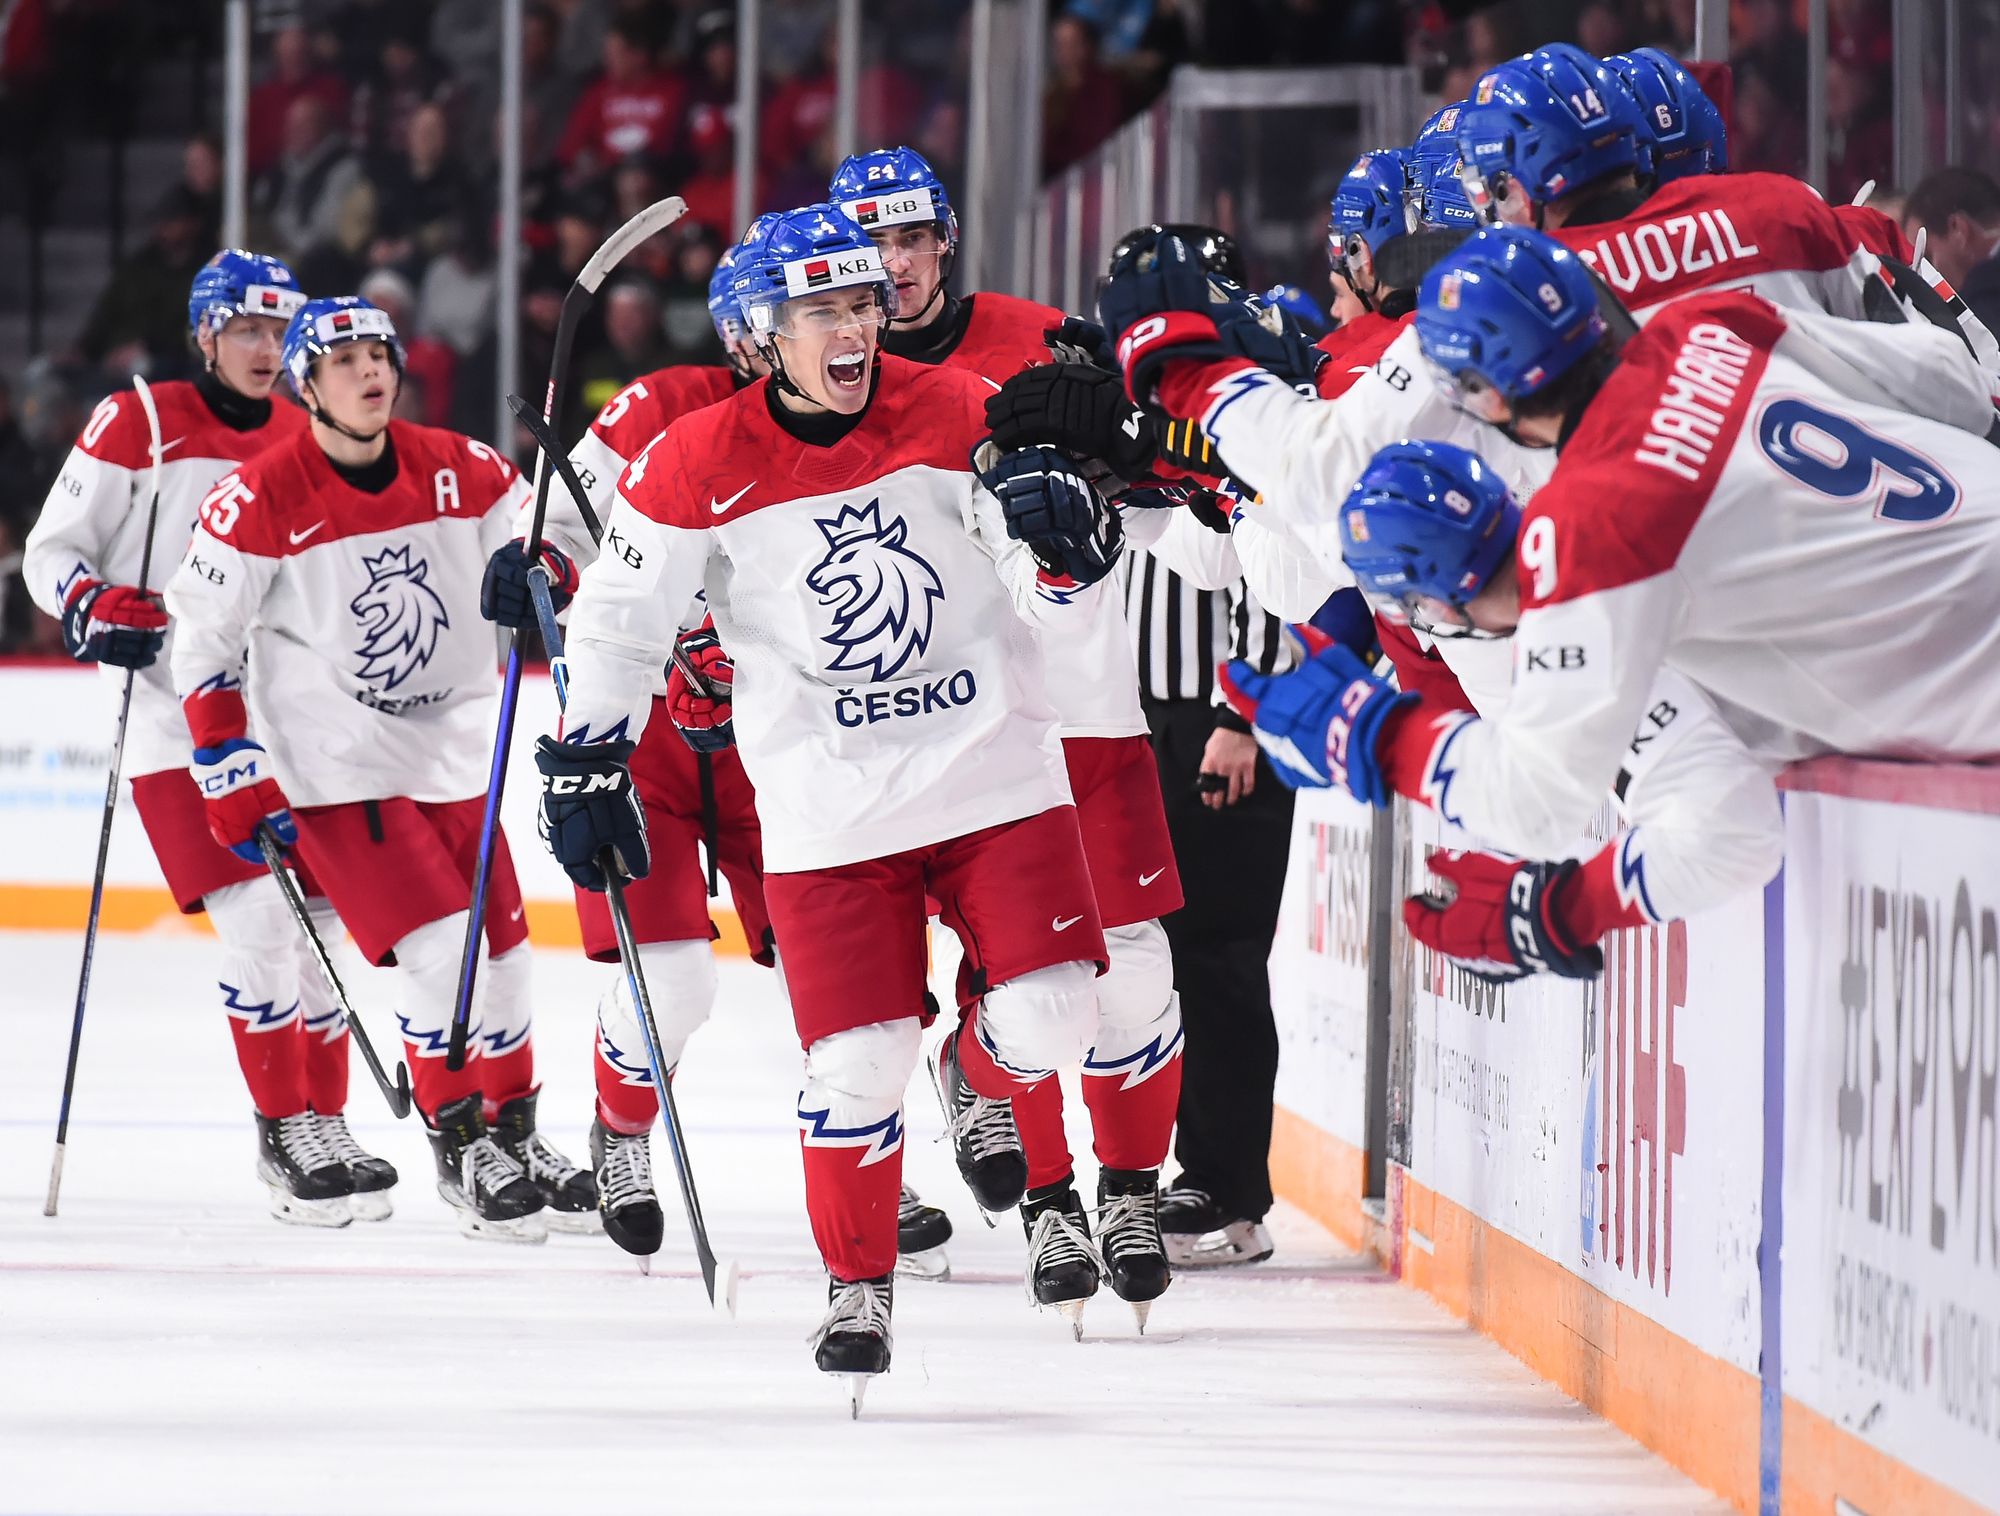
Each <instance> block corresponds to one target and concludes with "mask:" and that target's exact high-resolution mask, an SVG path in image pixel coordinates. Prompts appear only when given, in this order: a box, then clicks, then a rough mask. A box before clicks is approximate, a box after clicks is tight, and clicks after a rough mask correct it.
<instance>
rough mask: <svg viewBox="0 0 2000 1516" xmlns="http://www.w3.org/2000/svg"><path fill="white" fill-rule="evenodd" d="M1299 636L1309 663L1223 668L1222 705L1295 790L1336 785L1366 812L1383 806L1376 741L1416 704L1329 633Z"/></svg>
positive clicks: (1309, 631)
mask: <svg viewBox="0 0 2000 1516" xmlns="http://www.w3.org/2000/svg"><path fill="white" fill-rule="evenodd" d="M1298 630H1299V634H1300V635H1301V636H1303V637H1304V638H1305V639H1306V645H1307V646H1308V647H1309V648H1310V649H1312V650H1313V652H1312V656H1311V657H1310V658H1308V659H1306V661H1305V662H1304V663H1302V664H1300V665H1299V666H1298V667H1297V668H1295V669H1293V670H1292V671H1291V672H1290V673H1288V674H1260V673H1258V672H1257V670H1256V669H1255V668H1253V667H1252V666H1251V665H1250V664H1248V663H1246V662H1244V661H1243V660H1242V659H1240V658H1239V659H1237V660H1236V661H1235V662H1233V663H1227V664H1224V665H1223V666H1222V667H1221V668H1220V669H1219V670H1217V674H1216V677H1217V679H1218V681H1219V682H1220V684H1221V686H1222V695H1223V698H1224V699H1225V700H1227V701H1228V702H1229V705H1230V708H1231V709H1232V710H1234V711H1235V712H1236V714H1237V715H1239V716H1241V717H1242V718H1243V719H1244V720H1245V721H1248V722H1249V723H1250V728H1251V731H1252V732H1253V733H1254V734H1255V736H1256V738H1257V745H1258V746H1259V747H1261V748H1263V750H1264V755H1265V756H1266V757H1267V758H1269V759H1270V760H1271V767H1272V768H1273V769H1275V770H1276V771H1277V775H1278V777H1279V778H1280V779H1282V780H1283V781H1284V782H1285V784H1286V785H1287V786H1288V787H1290V788H1291V789H1299V788H1301V787H1304V788H1308V789H1313V788H1320V789H1324V788H1330V787H1332V786H1335V785H1338V786H1340V787H1341V788H1343V789H1345V790H1346V791H1347V792H1348V793H1349V794H1351V795H1352V796H1354V798H1355V799H1356V800H1359V801H1360V802H1361V803H1362V804H1364V805H1374V806H1386V805H1387V804H1388V803H1389V785H1388V781H1387V779H1386V778H1385V777H1384V775H1383V772H1382V762H1381V759H1380V757H1379V756H1378V755H1377V753H1376V751H1375V744H1376V740H1377V739H1378V738H1379V737H1380V736H1381V735H1382V728H1383V725H1384V724H1385V723H1386V722H1387V721H1388V719H1389V717H1390V715H1391V714H1392V713H1394V712H1395V711H1397V710H1399V709H1401V708H1402V707H1404V706H1406V705H1413V704H1415V703H1416V700H1417V697H1416V696H1415V695H1412V694H1404V693H1402V692H1401V691H1399V690H1398V689H1397V688H1396V687H1395V686H1394V685H1392V684H1390V683H1389V681H1388V680H1386V679H1378V678H1377V677H1376V676H1375V675H1374V673H1373V672H1371V671H1370V669H1369V667H1368V665H1367V664H1365V663H1363V662H1362V661H1361V660H1360V659H1359V658H1357V657H1355V656H1354V654H1353V652H1352V651H1351V650H1350V649H1348V648H1345V647H1342V646H1341V645H1340V644H1339V643H1337V642H1334V641H1332V640H1331V639H1330V638H1328V637H1327V636H1326V634H1325V633H1323V632H1320V631H1318V630H1317V629H1315V628H1313V627H1303V628H1299V629H1298Z"/></svg>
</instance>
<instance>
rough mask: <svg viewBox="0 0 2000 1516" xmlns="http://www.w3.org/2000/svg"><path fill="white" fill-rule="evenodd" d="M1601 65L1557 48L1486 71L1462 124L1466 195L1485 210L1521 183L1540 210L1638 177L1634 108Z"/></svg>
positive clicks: (1578, 51)
mask: <svg viewBox="0 0 2000 1516" xmlns="http://www.w3.org/2000/svg"><path fill="white" fill-rule="evenodd" d="M1612 78H1615V75H1613V76H1607V75H1606V74H1605V73H1604V71H1603V65H1602V64H1600V63H1599V62H1598V61H1597V59H1595V58H1593V57H1591V56H1590V54H1589V53H1586V52H1585V51H1584V50H1583V49H1582V48H1580V47H1576V46H1573V45H1571V44H1570V43H1567V42H1558V43H1555V44H1553V45H1552V46H1549V47H1545V48H1541V49H1539V50H1537V51H1535V52H1532V53H1529V54H1528V55H1527V56H1525V57H1522V58H1514V59H1510V60H1509V61H1508V62H1506V63H1502V64H1500V65H1499V66H1498V67H1496V68H1493V69H1490V70H1488V71H1487V72H1486V73H1485V74H1482V75H1481V76H1480V78H1479V82H1478V83H1477V84H1475V85H1473V87H1472V96H1471V98H1470V99H1469V100H1467V101H1466V102H1465V105H1464V107H1463V108H1462V109H1461V110H1460V112H1459V116H1458V150H1459V152H1460V153H1462V154H1463V155H1464V157H1465V188H1466V192H1467V194H1468V195H1469V196H1470V197H1471V199H1472V203H1473V204H1474V206H1476V207H1478V208H1480V209H1481V210H1484V209H1486V208H1488V207H1489V206H1490V205H1491V204H1492V203H1493V202H1494V201H1497V200H1498V199H1499V198H1500V194H1501V179H1502V178H1503V177H1505V178H1510V179H1514V180H1516V181H1518V182H1519V184H1520V186H1521V189H1522V191H1523V192H1524V193H1525V194H1526V195H1527V197H1528V198H1529V200H1531V201H1533V202H1535V204H1536V205H1538V206H1539V205H1543V204H1546V203H1547V202H1548V201H1550V200H1554V199H1556V198H1557V197H1558V196H1560V195H1567V194H1569V193H1570V192H1571V191H1573V190H1575V189H1577V188H1578V187H1580V186H1582V185H1585V184H1588V183H1590V181H1591V180H1593V179H1599V178H1602V177H1603V176H1604V175H1606V174H1612V173H1616V172H1618V170H1620V169H1636V168H1637V166H1638V162H1639V150H1638V146H1637V144H1636V142H1635V140H1634V132H1633V117H1634V116H1635V115H1636V113H1637V107H1636V106H1632V105H1629V104H1628V101H1629V98H1630V97H1629V95H1628V94H1627V92H1625V91H1623V90H1616V91H1614V90H1612V89H1610V88H1609V87H1608V80H1609V79H1612Z"/></svg>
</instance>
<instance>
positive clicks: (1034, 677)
mask: <svg viewBox="0 0 2000 1516" xmlns="http://www.w3.org/2000/svg"><path fill="white" fill-rule="evenodd" d="M876 385H877V388H876V393H875V395H874V398H873V400H872V401H871V403H870V405H869V408H868V411H867V413H866V414H865V415H864V417H863V419H862V421H861V423H860V424H859V425H858V426H856V427H855V428H854V430H853V431H851V432H850V433H849V434H848V435H847V436H846V437H844V438H843V439H842V440H841V441H840V442H839V443H838V444H836V445H835V446H833V447H831V448H815V447H809V446H807V445H805V444H803V443H801V442H799V441H797V440H796V439H794V438H793V437H792V436H791V435H790V434H789V433H788V432H786V431H784V430H783V429H781V428H780V427H779V426H778V425H777V423H776V422H775V421H774V420H772V418H771V416H770V414H769V412H768V410H767V403H766V398H765V390H766V388H767V385H766V384H765V383H761V382H760V383H758V384H753V385H751V386H749V387H747V388H746V389H744V390H742V391H741V392H739V393H738V394H737V396H736V397H735V398H734V399H733V400H730V401H727V402H725V403H724V404H723V405H721V406H712V407H710V408H708V409H707V410H704V411H699V412H696V413H695V414H694V415H692V416H687V417H684V418H682V419H681V420H680V421H678V422H676V423H675V424H674V425H673V426H671V427H669V428H668V429H667V431H666V433H665V434H664V435H662V436H661V437H660V438H659V439H658V440H657V441H655V442H654V443H653V444H652V445H651V446H650V447H649V448H648V449H647V450H646V451H645V452H644V453H643V454H641V456H640V457H639V458H638V459H636V460H635V461H634V462H633V464H632V466H631V468H630V469H628V470H627V471H626V474H625V477H624V479H623V480H622V481H621V483H620V486H619V491H618V497H617V499H616V500H615V501H614V503H613V505H612V508H611V519H610V522H609V523H608V524H607V528H606V536H605V542H604V550H603V552H602V553H601V554H600V556H599V557H598V559H597V561H596V562H595V563H593V564H592V565H591V566H590V567H589V568H588V569H586V570H585V571H584V576H583V586H582V588H581V589H580V590H579V592H578V595H577V599H576V601H575V603H574V604H573V605H572V607H571V611H570V640H569V648H568V652H569V659H570V679H571V687H570V705H569V709H568V712H567V713H566V715H565V717H564V721H563V725H564V729H565V731H566V732H567V733H568V734H570V738H571V740H579V739H581V740H590V739H591V738H599V737H603V736H605V735H607V734H609V733H611V732H613V731H622V732H623V733H624V734H625V735H627V736H631V737H637V736H638V735H639V734H640V733H641V732H642V731H643V730H644V729H645V726H646V723H647V721H648V720H649V718H650V716H651V705H652V701H651V695H652V689H653V681H654V679H655V676H656V673H657V671H658V669H659V668H660V666H661V665H662V664H663V663H664V662H665V660H666V657H667V650H668V647H669V645H670V644H671V643H672V641H673V638H674V634H675V633H676V631H677V630H678V629H679V623H680V618H681V614H682V612H683V611H684V610H685V608H686V606H687V605H688V603H689V602H690V601H691V600H692V599H693V598H694V593H695V591H696V590H698V589H701V588H702V587H703V586H704V584H705V585H706V589H707V594H708V603H709V607H710V611H711V613H712V614H713V615H714V617H715V625H716V630H717V632H718V633H719V634H720V636H721V639H722V644H723V646H724V647H726V648H727V649H728V650H729V652H730V656H731V657H732V659H733V660H734V661H735V664H736V684H735V693H734V706H735V729H736V740H737V746H738V748H739V750H740V751H741V753H742V755H743V762H744V767H745V768H746V769H747V770H748V771H749V774H750V777H751V780H752V782H753V783H754V784H755V785H756V787H757V792H758V795H759V797H760V809H761V811H762V816H763V823H764V847H765V856H766V859H767V862H768V864H769V866H770V867H771V868H772V869H773V870H774V871H776V870H782V871H795V870H800V869H814V868H824V867H829V866H832V865H837V864H843V863H851V862H855V861H857V860H860V859H864V858H872V857H877V856H880V855H882V854H884V853H893V852H898V851H902V850H904V849H906V848H912V847H918V846H921V845H923V844H925V843H930V842H936V841H940V840H942V839H944V838H947V837H954V836H960V835H963V834H964V833H966V832H970V831H974V830H977V829H978V828H980V827H985V826H991V825H994V824H996V823H999V822H1003V821H1010V820H1018V819H1020V818H1022V817H1025V816H1030V815H1034V814H1037V813H1038V812H1040V811H1043V810H1046V809H1048V808H1049V807H1050V806H1055V805H1062V804H1064V803H1066V802H1067V800H1068V799H1069V791H1068V786H1067V784H1066V783H1065V782H1064V781H1063V779H1062V776H1061V769H1060V754H1059V750H1058V748H1057V745H1056V736H1055V714H1054V712H1053V710H1051V709H1050V708H1049V706H1048V703H1047V698H1046V696H1045V694H1044V693H1043V690H1042V677H1041V665H1042V656H1041V649H1040V647H1039V645H1038V642H1037V640H1036V637H1035V634H1034V632H1033V631H1032V630H1031V629H1030V627H1029V624H1028V623H1027V622H1026V621H1024V620H1023V619H1022V616H1023V615H1029V616H1038V615H1041V614H1044V613H1045V612H1046V613H1047V614H1049V615H1050V616H1051V618H1052V620H1053V621H1054V622H1055V623H1056V624H1060V622H1061V620H1062V618H1063V617H1065V616H1068V615H1073V614H1074V612H1073V609H1072V608H1071V607H1067V606H1060V605H1055V604H1053V603H1052V602H1049V601H1046V600H1043V599H1042V597H1041V596H1040V595H1039V594H1038V593H1037V591H1038V583H1037V579H1038V576H1037V574H1036V573H1035V570H1034V564H1033V560H1032V559H1030V558H1029V557H1028V556H1027V554H1026V553H1025V551H1023V550H1022V549H1021V547H1020V544H1018V543H1014V542H1011V541H1010V540H1009V539H1008V538H1007V536H1006V530H1005V526H1004V524H1003V523H1002V522H1001V520H1000V512H999V506H998V503H997V502H995V501H994V500H993V499H992V497H991V496H990V495H988V494H986V492H985V491H984V490H981V489H979V488H978V487H977V486H976V484H975V482H974V480H973V477H972V474H971V472H970V465H969V462H968V458H969V455H970V452H971V448H972V445H973V443H974V442H975V441H977V440H978V438H979V436H980V435H981V433H982V431H983V429H984V409H983V396H984V395H985V394H986V393H988V390H987V387H986V386H985V385H984V384H981V383H979V382H977V381H975V380H972V379H970V378H968V377H966V376H963V375H960V374H956V373H953V372H951V371H949V370H943V369H936V368H926V367H924V366H921V365H918V364H912V363H906V362H904V361H903V360H901V359H897V358H892V357H886V356H885V357H884V358H883V359H882V360H881V369H880V372H879V375H878V378H877V381H876ZM996 561H997V563H998V565H999V568H1000V571H1001V573H1003V574H1005V575H1007V577H1008V581H1009V582H1008V584H1007V586H1006V587H1003V585H1002V583H1001V582H1000V579H999V578H998V577H997V576H996V573H995V568H996Z"/></svg>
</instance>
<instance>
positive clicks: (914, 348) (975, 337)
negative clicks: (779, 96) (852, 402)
mask: <svg viewBox="0 0 2000 1516" xmlns="http://www.w3.org/2000/svg"><path fill="white" fill-rule="evenodd" d="M826 198H827V200H828V201H829V202H831V203H832V204H833V205H834V206H836V207H837V208H839V209H840V210H841V211H843V212H845V213H846V214H847V215H848V216H850V217H852V218H853V219H854V221H855V222H856V223H857V224H858V225H859V226H860V227H861V229H862V230H863V231H865V232H867V233H868V236H869V238H870V240H872V241H873V242H874V244H875V245H876V246H877V247H878V248H880V249H881V251H882V266H883V267H884V268H885V269H887V270H888V272H889V274H890V276H891V278H892V279H893V280H894V281H895V286H896V309H895V311H894V312H893V313H892V315H891V317H890V321H889V327H888V330H886V331H885V332H883V334H882V351H883V352H885V353H890V354H893V355H895V356H896V357H898V358H908V359H910V360H912V361H913V362H917V363H940V364H943V365H945V366H946V367H947V368H962V369H969V370H970V371H971V372H973V373H975V374H979V375H981V376H983V377H984V378H986V379H989V380H991V381H992V382H993V383H995V384H998V383H1000V382H1001V381H1002V380H1004V379H1005V378H1007V376H1008V375H1010V374H1013V373H1017V372H1018V371H1019V370H1020V369H1021V367H1022V364H1023V362H1024V361H1025V362H1036V363H1046V362H1047V361H1048V352H1047V350H1046V348H1044V347H1043V346H1042V334H1043V333H1044V332H1049V331H1054V330H1055V329H1056V328H1057V327H1059V326H1061V325H1062V323H1063V313H1062V312H1061V311H1059V310H1057V309H1055V308H1054V307H1053V306H1047V305H1038V304H1037V303H1036V302H1034V301H1033V300H1023V299H1021V298H1019V297H1018V296H1015V295H1002V294H1000V293H998V292H997V291H994V290H982V291H981V292H980V293H978V294H976V295H965V296H962V297H960V296H954V295H953V294H952V293H951V290H950V288H949V285H950V283H951V269H952V264H953V262H954V261H956V259H957V257H958V213H957V212H956V211H954V210H953V209H952V208H951V201H950V200H949V199H948V198H946V196H945V190H944V184H943V182H942V181H941V180H939V178H938V176H937V175H936V174H935V173H934V172H932V170H931V166H930V165H929V164H928V163H926V162H925V161H924V160H923V158H922V157H921V156H920V155H919V154H917V153H915V152H912V151H911V150H910V149H909V148H907V147H896V148H883V149H880V150H878V151H876V152H871V153H859V154H856V155H855V156H854V157H852V158H849V159H848V160H847V161H846V162H844V163H842V164H841V165H840V167H839V168H837V169H835V170H834V174H833V182H832V183H831V184H829V185H828V186H827V191H826ZM1036 353H1039V355H1040V356H1038V357H1028V358H1026V359H1025V360H1024V358H1023V354H1036Z"/></svg>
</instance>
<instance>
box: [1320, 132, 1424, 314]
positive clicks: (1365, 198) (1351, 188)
mask: <svg viewBox="0 0 2000 1516" xmlns="http://www.w3.org/2000/svg"><path fill="white" fill-rule="evenodd" d="M1409 164H1410V153H1409V150H1408V149H1407V148H1401V147H1385V148H1380V149H1378V150H1376V151H1375V152H1372V153H1363V154H1362V155H1361V156H1360V157H1359V158H1356V159H1355V160H1354V162H1353V164H1352V165H1350V166H1349V168H1348V170H1347V172H1346V174H1345V175H1343V176H1342V178H1341V181H1340V186H1339V188H1337V189H1336V190H1335V191H1334V192H1333V207H1332V215H1331V217H1330V219H1329V221H1328V230H1327V240H1326V256H1327V262H1328V263H1330V264H1331V265H1332V266H1333V268H1334V270H1335V272H1337V273H1339V274H1340V275H1341V277H1342V278H1346V277H1347V259H1348V256H1349V254H1350V253H1351V252H1352V251H1353V250H1354V241H1355V239H1356V238H1357V237H1358V238H1359V239H1360V240H1361V242H1362V243H1363V244H1364V245H1365V246H1366V247H1367V249H1368V256H1369V257H1371V258H1373V257H1374V256H1375V255H1376V254H1377V253H1379V252H1380V251H1381V250H1382V244H1383V243H1385V242H1387V241H1388V240H1389V239H1390V238H1391V237H1400V236H1402V235H1403V234H1404V233H1405V232H1407V231H1409V230H1410V213H1409V199H1408V196H1409V185H1410V176H1409ZM1349 282H1350V283H1352V282H1353V281H1351V280H1350V281H1349Z"/></svg>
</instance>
